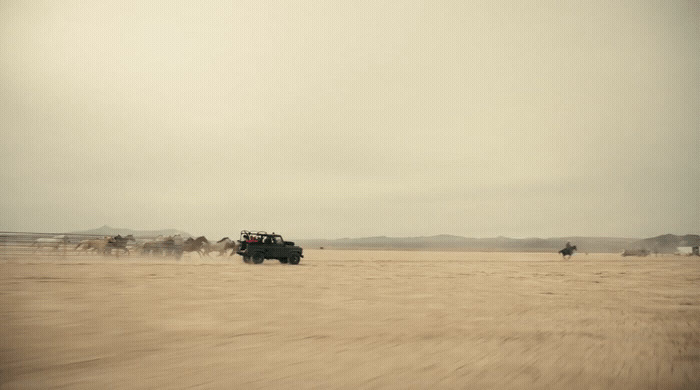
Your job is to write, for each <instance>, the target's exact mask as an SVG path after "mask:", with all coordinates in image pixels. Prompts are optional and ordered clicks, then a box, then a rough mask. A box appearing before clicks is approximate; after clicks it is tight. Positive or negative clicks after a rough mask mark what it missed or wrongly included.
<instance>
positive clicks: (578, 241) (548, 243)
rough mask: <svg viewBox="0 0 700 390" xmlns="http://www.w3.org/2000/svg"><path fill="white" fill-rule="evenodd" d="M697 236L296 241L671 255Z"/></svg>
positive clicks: (338, 245) (326, 244) (306, 243)
mask: <svg viewBox="0 0 700 390" xmlns="http://www.w3.org/2000/svg"><path fill="white" fill-rule="evenodd" d="M697 240H700V236H697V235H686V236H674V235H671V234H669V235H665V236H659V237H654V238H648V239H644V240H640V239H639V238H622V237H551V238H536V237H532V238H509V237H493V238H468V237H461V236H454V235H448V234H441V235H437V236H428V237H424V236H421V237H386V236H377V237H363V238H341V239H337V240H323V239H318V240H295V241H296V242H297V243H298V244H300V245H302V246H305V247H308V248H319V247H324V248H334V249H388V250H391V249H397V250H448V251H449V250H464V251H484V252H496V251H506V252H552V251H558V250H560V249H562V248H563V247H564V245H565V244H566V242H567V241H568V242H571V244H572V245H576V246H577V247H578V249H579V251H580V252H594V253H595V252H598V253H600V252H603V253H618V252H622V251H623V250H625V249H648V250H650V251H653V250H654V249H658V251H659V252H660V253H673V252H675V251H676V247H678V246H691V245H698V244H693V243H694V242H697Z"/></svg>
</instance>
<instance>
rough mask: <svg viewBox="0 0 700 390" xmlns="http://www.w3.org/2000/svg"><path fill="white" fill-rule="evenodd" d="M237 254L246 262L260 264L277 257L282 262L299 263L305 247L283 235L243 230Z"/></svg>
mask: <svg viewBox="0 0 700 390" xmlns="http://www.w3.org/2000/svg"><path fill="white" fill-rule="evenodd" d="M238 242H239V247H238V250H237V251H236V253H237V254H239V255H241V256H243V261H244V262H246V263H253V264H260V263H262V262H263V261H264V260H265V259H276V260H279V262H280V263H282V264H287V263H288V264H292V265H296V264H299V262H300V261H301V258H302V257H304V255H303V254H302V252H303V249H302V248H301V247H299V246H296V245H294V243H293V242H291V241H284V239H283V238H282V236H281V235H279V234H275V233H274V232H273V233H267V232H263V231H249V230H241V237H240V239H239V240H238Z"/></svg>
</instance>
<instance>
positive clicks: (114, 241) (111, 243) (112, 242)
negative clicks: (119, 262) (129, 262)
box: [103, 234, 136, 254]
mask: <svg viewBox="0 0 700 390" xmlns="http://www.w3.org/2000/svg"><path fill="white" fill-rule="evenodd" d="M129 241H134V242H136V239H135V238H134V236H133V235H131V234H129V235H128V236H126V237H122V236H121V234H118V235H117V236H116V237H112V238H111V239H109V240H107V244H106V245H105V247H104V250H103V253H104V254H110V253H112V249H115V250H116V251H117V252H116V253H117V254H119V250H123V251H124V253H126V254H128V253H129V249H128V248H127V247H126V244H127V243H128V242H129Z"/></svg>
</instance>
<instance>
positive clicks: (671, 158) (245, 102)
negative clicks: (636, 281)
mask: <svg viewBox="0 0 700 390" xmlns="http://www.w3.org/2000/svg"><path fill="white" fill-rule="evenodd" d="M698 4H699V3H698V2H697V1H692V0H688V1H685V0H678V1H644V0H634V1H606V0H593V1H558V0H556V1H555V0H552V1H532V2H527V1H525V2H520V1H491V0H489V1H462V0H459V1H379V0H368V1H344V2H336V1H325V0H318V1H265V0H262V1H261V0H251V1H247V0H244V1H224V0H222V1H160V2H158V1H156V2H151V1H135V0H133V1H132V0H126V1H125V0H114V1H112V0H105V1H94V2H92V1H58V0H56V1H51V0H49V1H34V0H32V1H12V0H3V1H2V2H0V141H1V143H0V230H11V231H39V232H64V231H72V230H83V229H89V228H94V227H99V226H101V225H104V224H108V225H111V226H116V227H127V228H132V229H161V228H175V229H181V230H185V231H187V232H189V233H191V234H195V235H207V236H209V237H210V238H211V237H215V238H218V237H222V236H224V235H228V236H236V235H237V233H238V231H240V230H241V229H263V230H268V231H273V230H274V231H277V232H281V233H283V234H284V235H286V236H288V237H296V238H339V237H360V236H374V235H388V236H421V235H434V234H441V233H447V234H456V235H463V236H471V237H492V236H497V235H504V236H511V237H531V236H539V237H552V236H571V235H587V236H621V237H649V236H655V235H659V234H664V233H675V234H686V233H695V234H697V233H700V195H699V194H700V76H699V75H700V71H699V69H700V23H698V21H699V20H700V6H699V5H698Z"/></svg>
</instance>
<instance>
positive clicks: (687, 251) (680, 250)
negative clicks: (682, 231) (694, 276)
mask: <svg viewBox="0 0 700 390" xmlns="http://www.w3.org/2000/svg"><path fill="white" fill-rule="evenodd" d="M697 253H698V247H697V246H679V247H677V248H676V254H677V255H682V256H690V255H693V254H697Z"/></svg>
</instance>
